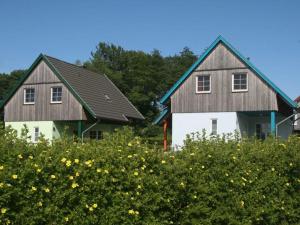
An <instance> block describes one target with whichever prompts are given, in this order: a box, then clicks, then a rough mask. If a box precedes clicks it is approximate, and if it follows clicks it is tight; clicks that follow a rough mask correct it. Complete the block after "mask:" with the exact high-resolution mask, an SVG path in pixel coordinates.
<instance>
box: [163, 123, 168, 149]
mask: <svg viewBox="0 0 300 225" xmlns="http://www.w3.org/2000/svg"><path fill="white" fill-rule="evenodd" d="M163 129H164V151H167V148H168V133H167V129H168V121H167V120H164V122H163Z"/></svg>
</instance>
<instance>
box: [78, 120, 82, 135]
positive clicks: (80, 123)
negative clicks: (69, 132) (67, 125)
mask: <svg viewBox="0 0 300 225" xmlns="http://www.w3.org/2000/svg"><path fill="white" fill-rule="evenodd" d="M82 130H83V123H82V120H78V121H77V136H78V138H81V135H82Z"/></svg>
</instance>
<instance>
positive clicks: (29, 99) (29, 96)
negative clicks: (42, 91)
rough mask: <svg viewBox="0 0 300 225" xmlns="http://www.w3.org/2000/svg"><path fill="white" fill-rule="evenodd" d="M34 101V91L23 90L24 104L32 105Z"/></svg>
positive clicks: (30, 89)
mask: <svg viewBox="0 0 300 225" xmlns="http://www.w3.org/2000/svg"><path fill="white" fill-rule="evenodd" d="M34 101H35V89H34V88H25V89H24V104H34Z"/></svg>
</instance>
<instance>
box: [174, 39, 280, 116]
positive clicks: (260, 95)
mask: <svg viewBox="0 0 300 225" xmlns="http://www.w3.org/2000/svg"><path fill="white" fill-rule="evenodd" d="M235 72H246V73H247V74H248V91H247V92H232V74H233V73H235ZM202 74H209V75H210V76H211V93H205V94H204V93H203V94H200V93H196V76H197V75H202ZM270 110H276V111H277V110H278V105H277V99H276V93H275V92H274V91H273V90H272V89H271V88H270V87H269V86H268V85H267V84H266V83H265V82H263V81H262V80H261V79H260V78H259V77H257V76H256V75H255V74H254V73H253V72H252V71H251V70H249V69H247V67H246V65H245V64H244V63H242V62H241V61H240V60H239V59H238V58H237V57H235V56H234V55H233V54H232V53H231V52H230V51H229V50H228V49H227V48H226V47H225V46H224V45H222V44H219V45H218V46H217V47H216V48H215V49H214V51H213V52H212V53H211V54H210V55H209V56H208V57H207V58H206V59H205V60H204V62H202V63H201V64H200V65H199V66H198V68H196V70H195V71H194V72H193V73H192V74H191V75H190V76H189V77H188V78H187V79H186V81H185V82H184V83H183V84H182V85H181V86H180V87H179V88H178V89H177V90H176V91H175V93H174V94H173V95H172V96H171V112H172V113H187V112H190V113H191V112H237V111H270Z"/></svg>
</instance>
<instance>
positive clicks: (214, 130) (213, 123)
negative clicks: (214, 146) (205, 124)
mask: <svg viewBox="0 0 300 225" xmlns="http://www.w3.org/2000/svg"><path fill="white" fill-rule="evenodd" d="M217 133H218V120H217V119H211V135H217Z"/></svg>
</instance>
